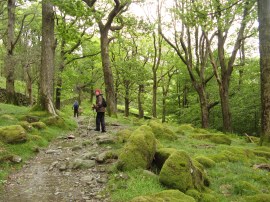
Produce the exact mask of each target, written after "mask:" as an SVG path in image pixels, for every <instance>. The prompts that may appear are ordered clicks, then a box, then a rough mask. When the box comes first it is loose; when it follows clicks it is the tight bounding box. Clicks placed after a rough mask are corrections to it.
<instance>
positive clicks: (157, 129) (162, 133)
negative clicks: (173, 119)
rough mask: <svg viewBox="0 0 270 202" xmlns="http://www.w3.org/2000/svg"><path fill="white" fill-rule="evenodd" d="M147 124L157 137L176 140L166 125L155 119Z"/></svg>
mask: <svg viewBox="0 0 270 202" xmlns="http://www.w3.org/2000/svg"><path fill="white" fill-rule="evenodd" d="M148 125H149V126H150V127H151V128H152V130H153V133H154V135H155V137H156V138H157V139H167V140H176V139H177V135H176V134H175V133H174V132H173V131H172V130H171V129H169V128H168V127H167V126H166V125H164V124H162V123H159V122H157V121H150V122H149V123H148Z"/></svg>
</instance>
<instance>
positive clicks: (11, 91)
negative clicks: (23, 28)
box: [5, 0, 16, 104]
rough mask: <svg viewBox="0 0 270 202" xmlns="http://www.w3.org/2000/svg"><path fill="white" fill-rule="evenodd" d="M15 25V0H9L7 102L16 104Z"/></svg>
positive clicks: (6, 61)
mask: <svg viewBox="0 0 270 202" xmlns="http://www.w3.org/2000/svg"><path fill="white" fill-rule="evenodd" d="M14 27H15V0H8V28H7V55H6V58H5V73H6V93H7V94H6V98H7V103H10V104H16V98H15V86H14V82H15V81H14V80H15V78H14V67H15V59H14V56H13V51H14Z"/></svg>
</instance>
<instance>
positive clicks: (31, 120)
mask: <svg viewBox="0 0 270 202" xmlns="http://www.w3.org/2000/svg"><path fill="white" fill-rule="evenodd" d="M21 120H22V121H27V122H28V123H34V122H38V121H40V117H38V116H34V115H25V116H23V117H22V118H21Z"/></svg>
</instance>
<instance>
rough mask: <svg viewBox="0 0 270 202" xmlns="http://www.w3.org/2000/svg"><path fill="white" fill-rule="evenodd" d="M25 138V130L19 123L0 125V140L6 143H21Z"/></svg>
mask: <svg viewBox="0 0 270 202" xmlns="http://www.w3.org/2000/svg"><path fill="white" fill-rule="evenodd" d="M26 140H27V136H26V132H25V130H24V128H23V127H22V126H20V125H12V126H5V127H0V141H2V142H4V143H8V144H15V143H22V142H25V141H26Z"/></svg>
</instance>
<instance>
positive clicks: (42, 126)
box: [31, 121, 47, 130]
mask: <svg viewBox="0 0 270 202" xmlns="http://www.w3.org/2000/svg"><path fill="white" fill-rule="evenodd" d="M31 126H32V127H34V128H36V129H39V130H41V129H45V128H46V127H47V126H46V124H45V123H43V122H41V121H38V122H34V123H31Z"/></svg>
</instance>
